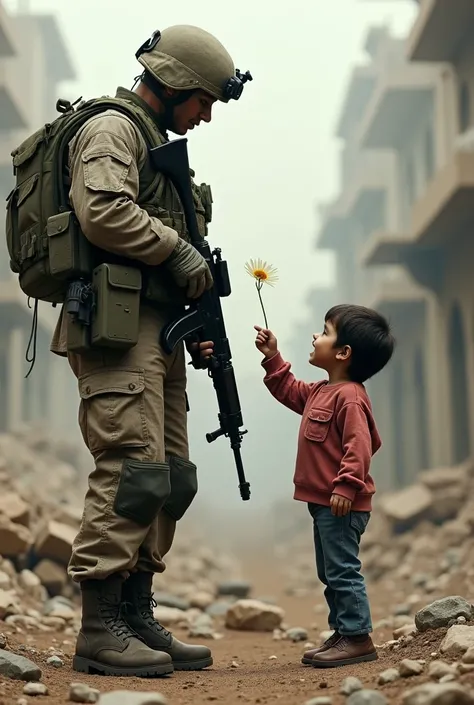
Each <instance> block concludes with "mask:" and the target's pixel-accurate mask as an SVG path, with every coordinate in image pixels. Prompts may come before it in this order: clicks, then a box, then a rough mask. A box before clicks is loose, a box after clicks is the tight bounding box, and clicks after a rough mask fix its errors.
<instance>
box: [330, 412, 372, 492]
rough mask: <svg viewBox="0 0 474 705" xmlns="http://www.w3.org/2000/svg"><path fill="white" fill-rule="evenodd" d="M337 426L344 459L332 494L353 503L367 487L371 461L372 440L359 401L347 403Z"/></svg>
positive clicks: (338, 417) (339, 414) (364, 413)
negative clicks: (366, 481)
mask: <svg viewBox="0 0 474 705" xmlns="http://www.w3.org/2000/svg"><path fill="white" fill-rule="evenodd" d="M337 425H338V427H339V429H340V431H341V436H342V449H343V456H342V460H341V467H340V469H339V472H338V474H337V477H336V478H335V480H334V482H333V492H334V494H337V495H339V496H341V497H345V499H348V500H349V501H350V502H353V501H354V497H355V495H356V493H357V492H359V491H360V490H362V489H363V488H364V485H365V478H366V477H367V474H368V472H369V468H370V460H371V458H372V438H371V435H370V431H369V424H368V421H367V414H366V412H365V410H364V408H363V406H362V405H361V404H360V403H359V402H357V401H351V402H347V403H346V404H344V406H343V407H342V409H341V410H340V411H339V413H338V415H337Z"/></svg>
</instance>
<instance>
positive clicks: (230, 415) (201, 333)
mask: <svg viewBox="0 0 474 705" xmlns="http://www.w3.org/2000/svg"><path fill="white" fill-rule="evenodd" d="M186 143H187V139H186V138H180V139H177V140H173V141H172V142H166V143H165V144H163V145H160V146H159V147H155V148H154V149H152V150H151V152H150V154H151V157H152V160H153V165H154V167H155V169H156V170H157V171H159V172H161V173H162V174H164V175H165V176H166V177H167V178H169V179H170V181H171V182H172V184H173V185H174V187H175V188H176V191H177V192H178V196H179V198H180V200H181V204H182V207H183V211H184V216H185V218H186V225H187V228H188V232H189V236H190V240H191V243H192V244H193V245H194V247H195V248H196V249H197V250H198V251H199V252H200V253H201V255H202V256H203V257H204V259H205V260H206V262H207V264H208V265H209V269H210V270H211V273H212V276H213V279H214V284H213V286H212V288H211V289H209V290H207V291H205V292H204V294H203V295H202V296H201V297H200V298H199V299H197V300H196V301H192V302H190V303H189V305H188V306H187V310H186V313H185V314H184V316H182V317H181V318H179V319H176V320H174V321H171V322H170V323H169V324H168V325H166V326H165V327H164V329H163V331H162V334H161V344H162V346H163V348H164V350H165V351H166V352H167V353H168V354H170V353H171V352H172V351H173V350H174V348H175V347H176V346H177V345H178V343H180V342H181V341H182V340H193V339H197V340H200V341H203V342H204V341H206V340H212V342H213V343H214V350H213V354H212V356H211V359H210V361H209V363H208V364H206V367H207V368H208V374H209V376H210V377H211V378H212V381H213V384H214V389H215V391H216V395H217V404H218V407H219V413H218V418H219V428H218V429H217V430H216V431H213V432H212V433H207V434H206V440H207V441H208V443H212V442H213V441H215V440H216V439H217V438H220V436H226V437H227V438H229V440H230V446H231V448H232V450H233V452H234V458H235V464H236V466H237V475H238V477H239V490H240V496H241V497H242V499H243V500H248V499H250V484H249V483H248V482H247V480H246V479H245V472H244V466H243V463H242V456H241V454H240V448H241V445H242V436H243V435H244V434H245V433H247V431H246V430H241V427H242V426H243V418H242V412H241V409H240V401H239V394H238V391H237V383H236V380H235V375H234V368H233V366H232V362H231V360H232V354H231V351H230V345H229V340H228V338H227V333H226V329H225V323H224V314H223V312H222V307H221V302H220V299H221V297H222V298H223V297H226V296H230V293H231V287H230V279H229V272H228V269H227V262H225V260H223V259H222V257H221V250H220V249H219V248H216V249H214V250H213V251H211V248H210V247H209V243H208V242H207V240H206V239H205V238H203V237H201V234H200V233H199V229H198V224H197V218H196V211H195V209H194V199H193V192H192V186H191V179H190V172H189V160H188V150H187V146H186ZM193 365H194V367H200V366H202V365H200V364H199V363H198V362H197V360H196V359H194V360H193Z"/></svg>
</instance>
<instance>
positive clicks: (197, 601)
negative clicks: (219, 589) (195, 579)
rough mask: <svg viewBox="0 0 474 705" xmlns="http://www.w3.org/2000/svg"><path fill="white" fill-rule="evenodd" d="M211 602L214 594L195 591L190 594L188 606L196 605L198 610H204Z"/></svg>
mask: <svg viewBox="0 0 474 705" xmlns="http://www.w3.org/2000/svg"><path fill="white" fill-rule="evenodd" d="M213 602H214V595H211V594H210V593H208V592H196V593H195V594H194V595H191V597H190V599H189V604H190V606H191V607H197V608H198V609H200V610H205V609H206V608H207V607H210V606H211V605H212V603H213Z"/></svg>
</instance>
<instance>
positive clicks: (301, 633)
mask: <svg viewBox="0 0 474 705" xmlns="http://www.w3.org/2000/svg"><path fill="white" fill-rule="evenodd" d="M285 637H286V638H287V639H289V640H290V641H292V642H293V643H295V644H296V643H297V642H298V641H306V640H307V639H308V632H307V631H306V629H303V627H292V628H291V629H287V630H286V632H285Z"/></svg>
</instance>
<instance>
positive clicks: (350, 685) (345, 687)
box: [339, 676, 364, 695]
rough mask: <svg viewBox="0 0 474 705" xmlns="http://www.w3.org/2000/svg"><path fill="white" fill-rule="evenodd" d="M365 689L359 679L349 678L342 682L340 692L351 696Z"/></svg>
mask: <svg viewBox="0 0 474 705" xmlns="http://www.w3.org/2000/svg"><path fill="white" fill-rule="evenodd" d="M363 688H364V686H363V684H362V683H361V682H360V680H359V679H358V678H355V677H354V676H348V677H347V678H344V680H343V681H342V683H341V687H340V688H339V692H340V693H342V694H343V695H351V694H352V693H355V692H356V691H358V690H362V689H363Z"/></svg>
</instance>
